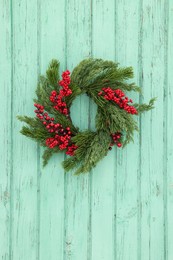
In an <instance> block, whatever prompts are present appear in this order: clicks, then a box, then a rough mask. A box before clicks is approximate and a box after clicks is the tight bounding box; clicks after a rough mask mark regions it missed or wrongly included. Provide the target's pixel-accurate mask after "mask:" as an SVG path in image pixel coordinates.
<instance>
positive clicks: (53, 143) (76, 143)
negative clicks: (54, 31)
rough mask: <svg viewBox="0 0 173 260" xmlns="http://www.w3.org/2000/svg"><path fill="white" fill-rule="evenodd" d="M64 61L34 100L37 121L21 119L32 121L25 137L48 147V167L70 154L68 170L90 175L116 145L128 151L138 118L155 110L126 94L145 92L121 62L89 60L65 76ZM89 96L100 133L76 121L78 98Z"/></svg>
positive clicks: (53, 68) (48, 73) (42, 81)
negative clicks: (57, 157) (73, 111)
mask: <svg viewBox="0 0 173 260" xmlns="http://www.w3.org/2000/svg"><path fill="white" fill-rule="evenodd" d="M59 66H60V64H59V62H58V61H57V60H52V62H51V63H50V65H49V68H48V69H47V71H46V76H41V77H40V79H39V82H38V86H37V89H36V95H37V99H35V100H34V102H35V104H34V106H35V108H36V109H35V111H34V112H35V113H36V117H34V118H32V117H28V116H18V119H19V120H21V121H23V122H25V123H27V124H28V126H23V128H22V130H21V133H22V134H23V135H25V136H27V137H30V138H32V139H34V140H35V141H37V142H38V143H39V144H40V145H41V146H44V147H46V149H45V151H44V153H43V166H45V165H46V164H47V163H48V160H49V159H50V157H51V156H52V155H53V154H54V153H58V152H61V151H65V153H66V154H67V155H69V156H70V157H68V158H66V159H65V160H64V162H63V167H64V169H65V171H66V172H67V171H69V170H75V174H80V173H86V172H89V171H90V170H91V169H92V168H93V167H95V166H96V164H97V163H98V162H99V161H100V160H101V159H102V158H103V157H104V156H106V155H107V153H108V151H109V150H111V149H112V146H113V145H116V146H117V147H124V146H125V145H126V144H128V143H129V142H130V141H133V134H134V131H138V126H137V122H136V121H135V119H134V117H135V116H137V115H139V114H140V113H143V112H144V111H148V110H150V109H152V108H153V104H154V101H155V98H153V99H151V100H150V102H149V104H137V103H135V104H133V105H132V103H133V101H132V99H129V98H128V97H127V96H126V95H125V93H124V91H136V92H139V93H141V88H140V87H138V86H136V85H135V84H134V83H128V82H127V80H128V79H130V78H133V69H132V67H127V68H120V67H119V64H117V63H115V62H112V61H104V60H102V59H93V58H89V59H85V60H83V61H82V62H80V63H79V65H78V66H77V67H75V68H74V70H73V72H72V73H71V76H70V72H69V71H68V70H66V71H65V72H63V73H62V79H60V77H59ZM81 94H86V95H87V96H88V97H90V98H91V99H92V100H93V101H94V102H95V103H96V105H97V114H96V118H95V124H96V131H91V130H85V131H80V130H79V128H78V127H76V126H75V125H74V124H73V121H72V119H71V117H70V107H71V105H72V102H73V100H74V99H75V98H76V97H77V96H78V95H81Z"/></svg>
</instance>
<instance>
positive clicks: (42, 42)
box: [38, 0, 66, 260]
mask: <svg viewBox="0 0 173 260" xmlns="http://www.w3.org/2000/svg"><path fill="white" fill-rule="evenodd" d="M52 6H54V8H52ZM64 14H65V2H60V1H58V2H57V3H56V4H55V1H54V0H53V1H40V2H39V13H38V15H39V17H38V21H39V22H38V23H39V24H38V38H39V48H38V60H39V72H40V73H41V74H45V71H46V69H47V66H48V64H49V62H50V61H51V59H53V58H56V59H59V60H60V62H61V71H62V70H63V69H64V68H65V65H66V59H65V56H66V53H65V37H66V36H65V15H64ZM52 26H53V30H50V28H51V27H52ZM41 155H42V150H41ZM62 160H63V155H62V154H58V155H56V156H54V157H53V158H52V160H51V161H50V164H49V166H48V167H45V168H44V169H43V167H42V158H40V161H39V164H40V176H39V182H40V194H39V202H40V208H39V210H38V222H39V223H40V227H39V241H40V245H39V257H40V259H43V260H47V259H57V256H59V258H60V259H63V251H64V242H63V239H62V237H63V236H64V172H63V169H62V167H61V162H62ZM55 238H56V239H55ZM45 245H46V246H45Z"/></svg>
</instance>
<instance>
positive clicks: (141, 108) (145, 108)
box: [134, 98, 157, 114]
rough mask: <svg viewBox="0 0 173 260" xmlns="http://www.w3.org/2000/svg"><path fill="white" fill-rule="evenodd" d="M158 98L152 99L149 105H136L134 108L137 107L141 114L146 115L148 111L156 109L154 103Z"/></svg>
mask: <svg viewBox="0 0 173 260" xmlns="http://www.w3.org/2000/svg"><path fill="white" fill-rule="evenodd" d="M156 99H157V98H152V99H151V100H150V101H149V104H134V107H136V109H137V111H138V113H139V114H141V113H144V112H146V111H149V110H151V109H153V108H154V102H155V101H156Z"/></svg>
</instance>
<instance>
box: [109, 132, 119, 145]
mask: <svg viewBox="0 0 173 260" xmlns="http://www.w3.org/2000/svg"><path fill="white" fill-rule="evenodd" d="M121 136H122V134H121V133H119V132H117V133H115V134H111V137H112V139H113V143H111V146H113V145H114V144H116V145H117V146H118V147H119V148H120V147H121V146H122V143H121V142H120V138H121Z"/></svg>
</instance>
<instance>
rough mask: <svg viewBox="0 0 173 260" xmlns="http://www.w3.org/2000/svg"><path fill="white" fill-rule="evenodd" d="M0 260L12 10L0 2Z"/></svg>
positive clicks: (6, 201)
mask: <svg viewBox="0 0 173 260" xmlns="http://www.w3.org/2000/svg"><path fill="white" fill-rule="evenodd" d="M0 35H1V36H2V38H1V41H0V52H1V54H0V56H1V59H0V88H1V95H0V104H1V120H2V121H1V127H0V136H1V138H0V154H1V156H0V157H1V159H0V169H1V177H0V259H4V260H5V259H6V260H7V259H9V247H10V196H11V194H10V172H11V167H12V162H11V160H12V157H11V79H12V75H11V38H10V37H11V7H10V2H9V1H1V2H0Z"/></svg>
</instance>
